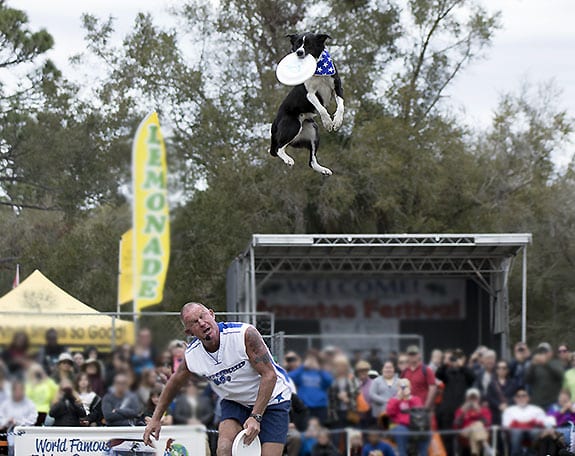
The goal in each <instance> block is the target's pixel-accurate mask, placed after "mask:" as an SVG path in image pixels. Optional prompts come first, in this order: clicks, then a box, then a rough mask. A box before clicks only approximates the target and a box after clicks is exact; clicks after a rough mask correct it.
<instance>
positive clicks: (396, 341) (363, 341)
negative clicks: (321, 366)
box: [274, 332, 425, 359]
mask: <svg viewBox="0 0 575 456" xmlns="http://www.w3.org/2000/svg"><path fill="white" fill-rule="evenodd" d="M274 339H275V342H274V348H275V349H276V351H275V352H274V355H275V356H276V357H277V358H278V359H283V357H284V355H285V353H286V352H288V351H295V352H296V353H299V354H300V355H301V354H304V353H305V352H306V351H308V350H309V349H312V348H314V349H318V350H322V349H325V348H327V347H329V346H335V347H338V348H341V349H343V350H344V351H346V352H347V353H348V354H350V355H351V354H352V353H353V352H360V353H361V354H362V355H364V356H365V355H367V354H368V353H369V352H371V351H376V352H378V353H381V354H384V355H388V354H389V353H391V352H392V351H395V352H401V351H405V350H406V349H407V347H408V346H409V345H417V346H418V347H419V349H420V351H421V353H425V351H424V349H425V347H424V343H423V337H422V336H421V335H419V334H284V333H283V332H279V333H276V334H275V335H274Z"/></svg>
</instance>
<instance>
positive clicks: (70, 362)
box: [52, 352, 76, 384]
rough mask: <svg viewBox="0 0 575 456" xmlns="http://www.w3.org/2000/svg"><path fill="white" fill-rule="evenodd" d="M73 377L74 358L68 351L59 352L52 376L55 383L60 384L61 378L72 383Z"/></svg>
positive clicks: (74, 374)
mask: <svg viewBox="0 0 575 456" xmlns="http://www.w3.org/2000/svg"><path fill="white" fill-rule="evenodd" d="M75 377H76V372H75V371H74V358H72V355H71V354H70V353H68V352H63V353H60V355H59V356H58V362H57V363H56V368H55V369H54V373H53V374H52V378H53V379H54V381H55V382H56V383H57V384H60V383H61V382H62V380H68V381H69V382H70V383H73V382H74V378H75Z"/></svg>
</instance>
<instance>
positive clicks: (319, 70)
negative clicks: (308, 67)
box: [314, 49, 335, 76]
mask: <svg viewBox="0 0 575 456" xmlns="http://www.w3.org/2000/svg"><path fill="white" fill-rule="evenodd" d="M334 74H335V66H333V60H332V59H331V56H330V55H329V52H327V49H324V50H323V52H322V53H321V55H320V56H319V59H318V60H317V67H316V69H315V73H314V76H333V75H334Z"/></svg>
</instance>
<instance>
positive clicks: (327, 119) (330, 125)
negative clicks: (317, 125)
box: [321, 116, 333, 131]
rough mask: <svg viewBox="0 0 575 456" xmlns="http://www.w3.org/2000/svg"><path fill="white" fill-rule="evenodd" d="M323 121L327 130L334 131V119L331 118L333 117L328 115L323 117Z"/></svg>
mask: <svg viewBox="0 0 575 456" xmlns="http://www.w3.org/2000/svg"><path fill="white" fill-rule="evenodd" d="M321 121H322V123H323V127H324V128H325V129H326V130H327V131H332V130H333V121H332V120H331V118H330V117H329V116H326V117H322V118H321Z"/></svg>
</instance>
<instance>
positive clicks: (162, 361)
mask: <svg viewBox="0 0 575 456" xmlns="http://www.w3.org/2000/svg"><path fill="white" fill-rule="evenodd" d="M156 372H157V374H158V375H159V376H160V377H161V379H162V383H166V382H167V381H168V379H169V378H170V377H171V376H172V374H173V372H174V363H173V360H172V352H171V351H170V350H165V351H163V352H162V353H161V354H160V357H159V359H158V362H157V363H156Z"/></svg>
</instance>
